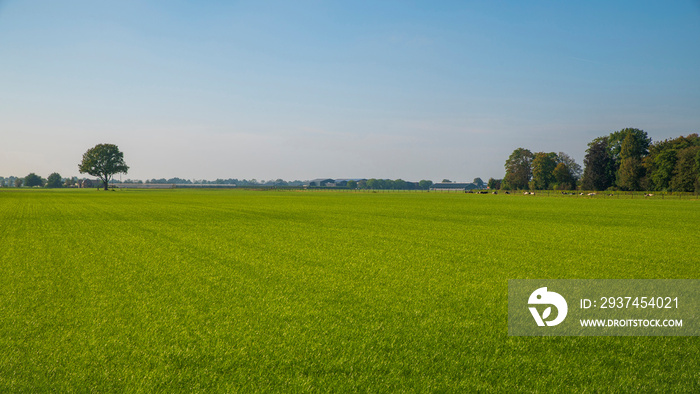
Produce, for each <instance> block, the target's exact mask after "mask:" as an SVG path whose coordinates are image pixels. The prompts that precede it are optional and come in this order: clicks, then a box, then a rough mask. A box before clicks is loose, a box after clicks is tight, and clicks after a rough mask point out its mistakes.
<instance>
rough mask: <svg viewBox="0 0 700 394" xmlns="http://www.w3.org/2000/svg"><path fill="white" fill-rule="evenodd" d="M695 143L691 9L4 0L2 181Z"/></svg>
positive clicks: (384, 166)
mask: <svg viewBox="0 0 700 394" xmlns="http://www.w3.org/2000/svg"><path fill="white" fill-rule="evenodd" d="M625 127H637V128H641V129H644V130H645V131H647V133H649V135H650V136H651V137H652V139H653V140H662V139H666V138H670V137H677V136H679V135H687V134H689V133H692V132H700V2H698V1H697V0H696V1H683V0H677V1H676V0H674V1H662V0H659V1H610V0H606V1H575V2H574V1H407V0H401V1H378V0H372V1H321V0H319V1H303V0H295V1H279V2H278V1H262V0H257V1H184V0H183V1H177V0H163V1H145V0H144V1H128V0H119V1H114V0H110V1H95V0H90V1H72V0H62V1H53V0H52V1H41V0H35V1H31V0H26V1H20V0H4V1H3V0H0V147H1V148H0V175H2V176H9V175H17V176H24V175H26V174H28V173H29V172H36V173H37V174H39V175H41V176H43V177H46V176H48V175H49V174H50V173H51V172H54V171H57V172H59V173H60V174H61V175H63V176H72V175H78V170H77V166H78V162H79V161H80V159H81V156H82V154H83V152H85V151H86V150H87V149H88V148H90V147H92V146H94V145H96V144H98V143H114V144H117V145H118V146H119V147H120V148H121V150H122V151H123V152H124V157H125V159H126V162H127V164H128V165H129V166H130V167H131V170H130V171H129V174H128V175H127V176H125V177H124V179H126V178H137V179H146V178H161V177H165V178H169V177H174V176H179V177H182V178H196V179H202V178H206V179H215V178H247V179H250V178H256V179H258V180H261V179H265V180H267V179H276V178H283V179H287V180H293V179H302V180H303V179H311V178H316V177H331V178H333V177H338V178H345V177H348V178H355V177H357V178H360V177H375V178H392V179H396V178H403V179H407V180H419V179H431V180H436V181H439V180H441V179H442V178H449V179H452V180H461V181H465V180H469V181H471V180H472V179H473V178H475V177H477V176H478V177H482V178H483V179H484V180H486V179H488V178H489V177H496V178H501V177H503V174H504V169H503V164H504V161H505V159H506V158H507V157H508V155H509V154H510V153H511V152H512V151H513V149H515V148H517V147H525V148H528V149H530V150H532V151H555V152H558V151H564V152H567V153H569V154H570V155H572V156H573V157H574V158H575V159H576V160H577V161H578V162H579V163H580V164H582V160H583V156H584V154H585V149H586V144H587V143H588V142H589V141H590V140H591V139H593V138H594V137H597V136H602V135H606V134H608V133H610V132H611V131H615V130H619V129H622V128H625Z"/></svg>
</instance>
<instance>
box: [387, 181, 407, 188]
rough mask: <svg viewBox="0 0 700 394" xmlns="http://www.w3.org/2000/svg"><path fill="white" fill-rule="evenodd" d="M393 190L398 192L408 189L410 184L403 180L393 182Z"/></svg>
mask: <svg viewBox="0 0 700 394" xmlns="http://www.w3.org/2000/svg"><path fill="white" fill-rule="evenodd" d="M391 188H392V189H396V190H404V189H407V188H408V184H407V183H406V181H404V180H403V179H396V180H394V181H393V182H391Z"/></svg>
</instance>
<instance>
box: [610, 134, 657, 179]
mask: <svg viewBox="0 0 700 394" xmlns="http://www.w3.org/2000/svg"><path fill="white" fill-rule="evenodd" d="M628 137H629V138H630V140H631V141H630V143H629V146H628V147H627V156H628V157H637V158H639V159H641V158H642V157H644V156H646V155H647V154H649V145H651V138H649V136H648V135H647V133H646V132H645V131H644V130H639V129H634V128H626V129H622V130H620V131H614V132H612V133H610V136H609V137H608V149H609V151H610V157H611V158H612V160H613V163H614V170H615V171H617V170H618V169H619V168H620V166H621V165H622V159H623V157H622V144H623V143H624V141H625V139H626V138H628Z"/></svg>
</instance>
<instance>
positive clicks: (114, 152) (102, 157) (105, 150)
mask: <svg viewBox="0 0 700 394" xmlns="http://www.w3.org/2000/svg"><path fill="white" fill-rule="evenodd" d="M78 169H79V170H80V173H88V174H90V175H92V176H96V177H98V178H100V180H101V181H102V184H103V185H104V189H105V190H107V187H108V186H109V181H110V180H111V179H112V176H113V175H114V174H119V173H124V174H126V173H127V171H129V166H127V165H126V163H124V154H123V153H122V152H121V151H119V148H118V147H117V146H116V145H112V144H99V145H95V147H94V148H90V149H88V151H87V152H85V153H84V154H83V161H82V162H81V163H80V164H79V165H78Z"/></svg>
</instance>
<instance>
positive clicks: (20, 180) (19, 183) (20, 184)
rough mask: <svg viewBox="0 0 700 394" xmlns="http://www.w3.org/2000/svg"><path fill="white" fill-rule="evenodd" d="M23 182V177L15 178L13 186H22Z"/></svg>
mask: <svg viewBox="0 0 700 394" xmlns="http://www.w3.org/2000/svg"><path fill="white" fill-rule="evenodd" d="M23 182H24V179H22V178H15V187H22V183H23Z"/></svg>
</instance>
